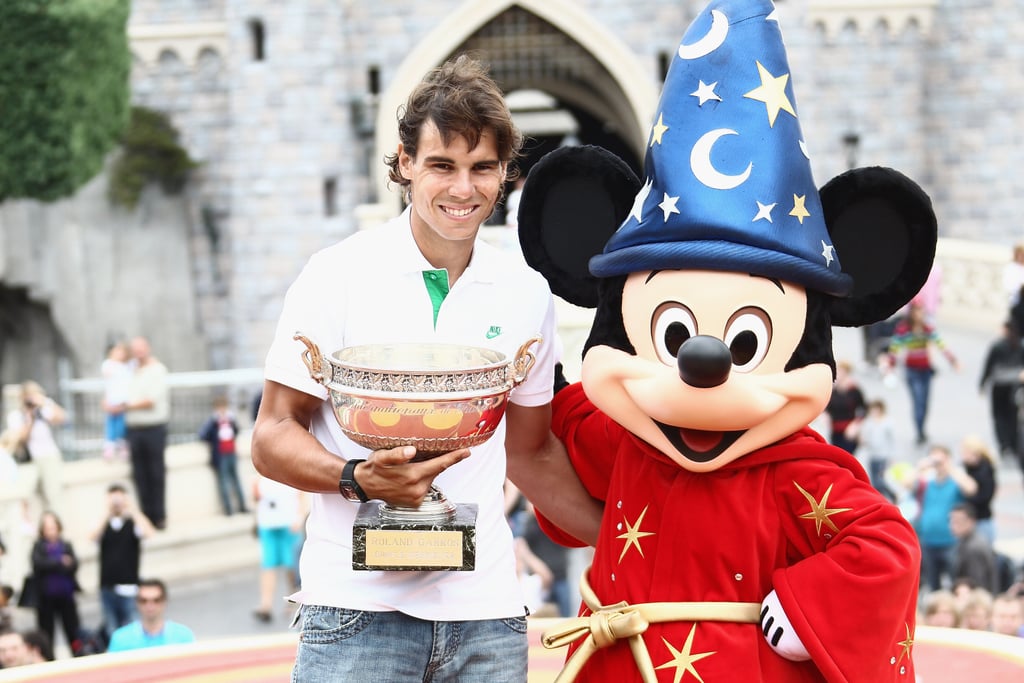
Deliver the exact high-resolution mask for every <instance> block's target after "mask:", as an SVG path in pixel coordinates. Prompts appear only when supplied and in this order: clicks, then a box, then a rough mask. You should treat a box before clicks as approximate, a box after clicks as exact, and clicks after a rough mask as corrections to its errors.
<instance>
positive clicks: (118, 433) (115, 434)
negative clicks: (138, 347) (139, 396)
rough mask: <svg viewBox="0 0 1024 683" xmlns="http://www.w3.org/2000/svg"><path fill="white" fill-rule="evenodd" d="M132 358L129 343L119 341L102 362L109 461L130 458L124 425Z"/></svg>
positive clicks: (106, 453)
mask: <svg viewBox="0 0 1024 683" xmlns="http://www.w3.org/2000/svg"><path fill="white" fill-rule="evenodd" d="M128 361H129V357H128V346H127V345H126V344H125V343H124V342H120V341H119V342H114V343H113V344H111V345H110V348H109V349H108V350H107V357H106V358H104V359H103V362H102V363H100V375H101V376H102V377H103V400H102V407H103V412H104V413H105V414H106V416H105V418H104V435H103V457H104V458H105V459H107V460H112V459H114V458H118V459H119V460H127V459H128V442H127V441H126V440H125V424H124V407H125V404H126V403H127V402H128V386H129V384H130V383H131V377H132V366H131V363H129V362H128Z"/></svg>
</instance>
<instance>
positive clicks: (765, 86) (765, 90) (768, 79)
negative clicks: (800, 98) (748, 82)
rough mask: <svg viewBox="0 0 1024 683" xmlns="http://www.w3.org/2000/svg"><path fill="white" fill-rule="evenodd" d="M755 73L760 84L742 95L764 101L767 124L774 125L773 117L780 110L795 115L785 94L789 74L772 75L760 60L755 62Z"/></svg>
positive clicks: (776, 115)
mask: <svg viewBox="0 0 1024 683" xmlns="http://www.w3.org/2000/svg"><path fill="white" fill-rule="evenodd" d="M757 73H758V74H759V75H760V76H761V85H760V86H758V87H756V88H754V89H753V90H751V91H750V92H748V93H747V94H745V95H744V97H749V98H750V99H752V100H757V101H759V102H764V105H765V108H766V109H767V110H768V126H769V127H771V128H774V127H775V119H776V118H777V117H778V116H779V111H780V110H781V111H785V112H788V113H790V114H792V115H793V116H794V117H795V116H796V110H794V109H793V105H792V103H791V102H790V101H789V97H788V96H787V95H786V83H788V82H789V74H782V75H781V76H773V75H772V74H771V73H770V72H769V71H768V69H766V68H764V67H763V66H761V62H757Z"/></svg>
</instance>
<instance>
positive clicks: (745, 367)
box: [724, 307, 772, 372]
mask: <svg viewBox="0 0 1024 683" xmlns="http://www.w3.org/2000/svg"><path fill="white" fill-rule="evenodd" d="M771 340H772V323H771V319H770V318H769V317H768V314H767V313H765V312H764V311H763V310H761V309H760V308H755V307H748V308H743V309H740V310H739V311H737V312H736V313H735V314H734V315H733V316H732V318H731V319H730V320H729V324H728V325H726V328H725V339H724V341H725V345H726V346H728V347H729V352H730V353H731V354H732V366H733V370H734V371H735V372H751V371H752V370H754V369H755V368H756V367H757V366H758V365H760V364H761V361H763V360H764V357H765V356H766V355H768V346H769V345H770V344H771Z"/></svg>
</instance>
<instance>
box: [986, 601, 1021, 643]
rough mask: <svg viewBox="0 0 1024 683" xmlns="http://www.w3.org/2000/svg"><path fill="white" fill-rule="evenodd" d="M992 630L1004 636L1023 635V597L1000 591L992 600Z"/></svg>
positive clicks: (1019, 636)
mask: <svg viewBox="0 0 1024 683" xmlns="http://www.w3.org/2000/svg"><path fill="white" fill-rule="evenodd" d="M992 630H993V631H994V632H995V633H1002V634H1003V635H1004V636H1017V637H1018V638H1022V637H1024V598H1021V597H1019V596H1017V595H1012V594H1010V593H1000V594H999V595H997V596H996V597H995V598H994V599H993V600H992Z"/></svg>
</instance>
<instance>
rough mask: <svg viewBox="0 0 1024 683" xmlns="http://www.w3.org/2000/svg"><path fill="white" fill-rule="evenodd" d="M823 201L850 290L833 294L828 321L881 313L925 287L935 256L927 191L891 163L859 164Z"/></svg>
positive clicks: (857, 320) (830, 186) (852, 321)
mask: <svg viewBox="0 0 1024 683" xmlns="http://www.w3.org/2000/svg"><path fill="white" fill-rule="evenodd" d="M821 204H822V209H823V211H824V216H825V224H826V225H827V226H828V231H829V234H830V235H831V237H832V243H833V245H834V246H835V250H836V253H837V254H838V256H839V263H840V264H842V267H843V272H845V273H847V274H849V275H850V276H851V277H852V278H853V292H852V293H851V294H850V295H849V296H848V297H846V298H836V299H833V300H832V302H831V305H830V313H831V316H832V323H833V324H834V325H840V326H844V327H857V326H860V325H867V324H870V323H873V322H877V321H879V320H884V319H886V318H888V317H889V316H890V315H892V314H893V313H895V312H896V311H898V310H899V309H900V308H901V307H902V306H904V305H905V304H907V303H908V302H909V301H910V300H911V299H912V298H913V297H914V295H915V294H917V293H918V292H919V291H920V290H921V287H923V286H924V283H925V281H926V280H927V279H928V274H929V272H931V268H932V263H933V261H934V260H935V242H936V240H937V239H938V229H937V227H936V221H935V212H934V211H933V210H932V203H931V200H930V199H929V198H928V195H927V194H925V192H924V190H922V189H921V188H920V186H918V185H917V183H915V182H914V181H912V180H911V179H910V178H908V177H906V176H905V175H903V174H902V173H900V172H899V171H894V170H893V169H891V168H881V167H871V168H859V169H854V170H852V171H848V172H846V173H843V174H842V175H840V176H837V177H836V178H834V179H833V180H831V181H830V182H829V183H827V184H826V185H825V187H823V188H822V189H821Z"/></svg>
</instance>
